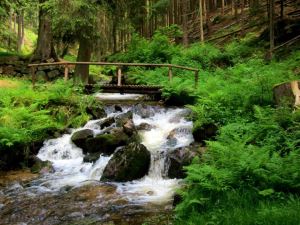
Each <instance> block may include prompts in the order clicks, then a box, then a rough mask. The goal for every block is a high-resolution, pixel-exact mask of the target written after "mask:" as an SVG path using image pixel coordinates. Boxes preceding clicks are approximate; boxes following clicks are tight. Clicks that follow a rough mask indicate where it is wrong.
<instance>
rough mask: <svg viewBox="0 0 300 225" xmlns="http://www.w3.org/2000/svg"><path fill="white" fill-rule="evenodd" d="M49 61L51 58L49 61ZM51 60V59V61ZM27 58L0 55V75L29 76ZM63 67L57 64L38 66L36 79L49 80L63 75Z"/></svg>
mask: <svg viewBox="0 0 300 225" xmlns="http://www.w3.org/2000/svg"><path fill="white" fill-rule="evenodd" d="M49 62H51V60H50V61H49ZM52 62H53V61H52ZM28 64H29V58H25V57H19V56H5V57H0V76H1V75H6V76H12V77H26V76H31V74H30V68H29V67H28ZM63 74H64V69H63V68H60V67H58V66H44V67H39V68H38V69H37V71H36V77H37V79H38V80H45V81H50V80H54V79H56V78H59V77H61V78H62V77H63Z"/></svg>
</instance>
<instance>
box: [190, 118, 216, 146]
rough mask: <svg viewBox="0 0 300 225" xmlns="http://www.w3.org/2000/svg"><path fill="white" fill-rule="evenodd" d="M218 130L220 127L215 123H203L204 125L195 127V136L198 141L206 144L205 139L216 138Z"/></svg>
mask: <svg viewBox="0 0 300 225" xmlns="http://www.w3.org/2000/svg"><path fill="white" fill-rule="evenodd" d="M217 132H218V127H217V126H216V125H215V124H213V123H208V124H203V125H202V126H198V127H194V129H193V137H194V139H195V141H196V142H199V143H203V144H205V141H207V140H211V139H214V138H215V136H216V135H217Z"/></svg>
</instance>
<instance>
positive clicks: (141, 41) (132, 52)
mask: <svg viewBox="0 0 300 225" xmlns="http://www.w3.org/2000/svg"><path fill="white" fill-rule="evenodd" d="M177 51H178V47H176V46H175V45H174V44H172V43H171V41H170V39H169V37H168V36H166V35H164V34H162V32H160V31H159V32H156V33H155V34H154V36H153V38H152V39H151V40H150V41H149V40H146V39H145V38H142V37H139V36H138V35H137V34H134V35H133V36H132V40H131V42H130V44H129V46H128V50H127V52H126V53H121V54H116V55H114V56H112V57H110V59H109V60H110V61H121V62H143V63H168V62H170V61H171V59H172V56H173V55H174V54H175V53H176V52H177Z"/></svg>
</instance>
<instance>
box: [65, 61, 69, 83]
mask: <svg viewBox="0 0 300 225" xmlns="http://www.w3.org/2000/svg"><path fill="white" fill-rule="evenodd" d="M64 80H65V81H67V80H69V65H68V64H67V65H65V75H64Z"/></svg>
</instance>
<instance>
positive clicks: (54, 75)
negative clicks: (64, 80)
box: [47, 70, 61, 80]
mask: <svg viewBox="0 0 300 225" xmlns="http://www.w3.org/2000/svg"><path fill="white" fill-rule="evenodd" d="M60 74H61V73H60V71H59V70H51V71H49V72H48V73H47V76H48V77H49V78H50V79H51V80H52V79H55V78H58V77H59V76H60Z"/></svg>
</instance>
